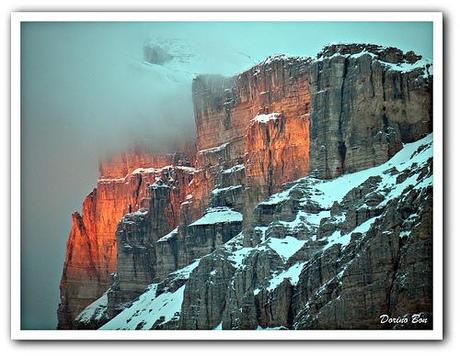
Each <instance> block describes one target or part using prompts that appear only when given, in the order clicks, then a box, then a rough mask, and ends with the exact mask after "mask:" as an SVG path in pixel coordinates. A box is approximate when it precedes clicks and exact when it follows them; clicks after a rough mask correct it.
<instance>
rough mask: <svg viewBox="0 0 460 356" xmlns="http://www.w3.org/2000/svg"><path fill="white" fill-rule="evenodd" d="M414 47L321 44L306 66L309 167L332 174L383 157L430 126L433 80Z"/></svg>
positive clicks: (320, 173) (322, 174)
mask: <svg viewBox="0 0 460 356" xmlns="http://www.w3.org/2000/svg"><path fill="white" fill-rule="evenodd" d="M425 65H426V64H425V63H423V61H421V58H420V56H416V55H415V54H413V52H408V53H407V54H403V53H402V52H401V51H400V50H398V49H395V48H393V49H388V48H385V49H382V48H379V47H376V46H370V45H367V46H365V45H348V46H347V45H341V46H331V47H328V48H326V49H325V50H324V51H323V52H322V53H320V54H319V55H318V58H317V59H316V60H314V61H312V63H311V65H310V66H309V82H310V85H311V91H312V115H311V122H312V125H311V141H310V142H311V149H310V151H311V157H310V160H311V172H312V173H314V174H315V175H317V176H318V177H320V178H332V177H336V176H338V175H341V174H343V173H348V172H356V171H358V170H361V169H365V168H368V167H372V166H375V165H377V164H380V163H383V162H385V161H387V160H388V159H389V158H390V157H392V156H393V155H394V154H395V152H397V151H399V150H400V149H401V147H402V146H401V145H402V143H404V142H413V141H415V140H417V139H419V138H421V137H423V136H424V135H425V134H426V133H427V132H430V131H431V122H432V109H431V108H432V94H431V91H432V82H431V80H430V78H429V76H428V75H427V70H428V68H427V67H425Z"/></svg>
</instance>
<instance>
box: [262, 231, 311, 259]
mask: <svg viewBox="0 0 460 356" xmlns="http://www.w3.org/2000/svg"><path fill="white" fill-rule="evenodd" d="M305 243H306V241H305V240H298V239H296V238H295V237H292V236H286V237H285V238H283V239H277V238H274V237H270V238H269V239H268V242H267V244H268V246H269V247H270V248H271V249H272V250H273V251H275V252H276V253H277V254H278V255H279V256H280V257H281V258H282V259H283V261H285V262H286V261H287V260H288V259H289V258H290V257H291V256H293V255H294V254H295V253H296V252H297V251H299V250H300V249H301V248H302V247H303V245H305Z"/></svg>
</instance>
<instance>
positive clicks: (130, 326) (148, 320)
mask: <svg viewBox="0 0 460 356" xmlns="http://www.w3.org/2000/svg"><path fill="white" fill-rule="evenodd" d="M157 286H158V285H157V284H153V285H151V286H150V288H149V289H148V291H147V292H145V293H144V294H142V295H141V296H140V297H139V299H138V300H136V301H135V302H134V303H133V305H132V306H131V307H129V308H127V309H125V310H123V311H122V312H121V313H120V314H118V315H117V316H116V317H115V318H113V319H112V320H110V321H109V322H108V323H107V324H105V325H103V326H102V327H101V328H100V330H135V329H136V330H138V329H140V330H149V329H151V328H152V326H154V325H155V324H160V325H161V324H165V323H167V322H169V321H172V320H177V319H178V318H179V316H180V310H181V306H182V301H183V298H184V290H185V285H183V286H182V287H180V288H179V289H177V290H176V291H175V292H165V293H162V294H160V295H158V296H156V292H157Z"/></svg>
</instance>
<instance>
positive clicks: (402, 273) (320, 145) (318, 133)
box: [58, 44, 432, 329]
mask: <svg viewBox="0 0 460 356" xmlns="http://www.w3.org/2000/svg"><path fill="white" fill-rule="evenodd" d="M193 100H194V111H195V122H196V150H194V149H185V150H182V151H183V152H175V153H167V154H157V153H152V152H148V150H139V149H138V150H137V151H132V152H131V151H130V152H126V153H121V154H119V155H116V156H114V157H112V158H111V159H108V160H104V161H102V162H101V165H100V178H99V179H98V181H97V186H96V188H95V189H94V190H93V191H92V192H91V193H90V194H89V195H88V196H87V197H86V198H85V200H84V202H83V208H82V213H81V214H80V213H74V214H73V216H72V228H71V232H70V236H69V240H68V244H67V252H66V258H65V262H64V271H63V275H62V280H61V285H60V288H61V303H60V305H59V309H58V319H59V325H58V328H61V329H77V328H84V329H97V328H101V329H378V328H391V327H394V325H390V324H386V323H381V322H380V321H381V319H380V316H381V315H384V314H386V315H389V316H393V315H395V316H408V315H412V314H414V313H421V315H420V317H421V319H423V320H426V321H427V322H426V323H417V324H411V323H409V324H405V325H402V326H401V325H400V326H399V327H404V328H409V327H410V328H428V329H429V328H431V327H432V324H431V316H432V134H431V132H432V74H431V63H430V62H429V61H428V60H426V59H424V58H421V56H418V55H417V54H415V53H413V52H407V53H403V52H402V51H400V50H399V49H396V48H383V47H380V46H376V45H364V44H363V45H361V44H351V45H331V46H328V47H325V48H324V49H323V51H322V52H321V53H319V54H318V56H317V58H303V57H286V56H275V57H269V58H268V59H266V60H265V61H263V62H261V63H259V64H257V65H256V66H254V67H253V68H251V69H249V70H247V71H246V72H243V73H241V74H239V75H236V76H234V77H230V78H227V77H221V76H215V75H213V76H210V75H200V76H198V77H197V78H195V80H194V81H193Z"/></svg>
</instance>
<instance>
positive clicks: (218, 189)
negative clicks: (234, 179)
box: [211, 184, 242, 195]
mask: <svg viewBox="0 0 460 356" xmlns="http://www.w3.org/2000/svg"><path fill="white" fill-rule="evenodd" d="M241 188H242V185H241V184H239V185H231V186H229V187H225V188H216V189H214V190H212V191H211V194H212V195H219V194H220V193H222V192H229V191H232V190H238V189H241Z"/></svg>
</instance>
